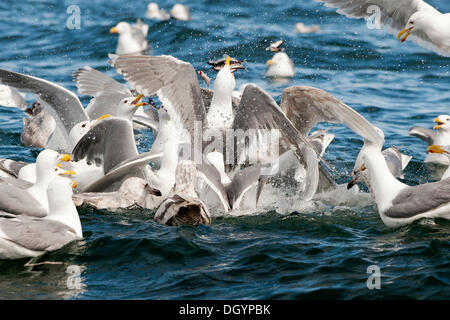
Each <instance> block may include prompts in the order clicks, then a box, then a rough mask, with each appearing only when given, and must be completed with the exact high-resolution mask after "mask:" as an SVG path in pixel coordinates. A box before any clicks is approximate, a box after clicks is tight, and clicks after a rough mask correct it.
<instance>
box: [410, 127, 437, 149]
mask: <svg viewBox="0 0 450 320" xmlns="http://www.w3.org/2000/svg"><path fill="white" fill-rule="evenodd" d="M408 133H409V135H410V136H413V137H417V138H419V139H421V140H423V141H425V142H426V143H428V145H429V146H431V145H432V144H433V141H434V139H435V137H436V131H433V130H431V129H426V128H422V127H417V126H416V127H412V128H411V129H409V130H408Z"/></svg>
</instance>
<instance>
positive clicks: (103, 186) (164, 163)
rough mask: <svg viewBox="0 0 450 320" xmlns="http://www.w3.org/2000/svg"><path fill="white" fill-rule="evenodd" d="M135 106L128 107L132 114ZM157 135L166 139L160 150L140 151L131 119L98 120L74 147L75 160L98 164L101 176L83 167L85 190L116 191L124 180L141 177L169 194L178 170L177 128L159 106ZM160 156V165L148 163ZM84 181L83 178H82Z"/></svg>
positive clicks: (94, 165)
mask: <svg viewBox="0 0 450 320" xmlns="http://www.w3.org/2000/svg"><path fill="white" fill-rule="evenodd" d="M132 113H133V110H132V109H130V110H129V117H130V118H131V117H132ZM159 119H160V125H159V133H158V137H161V139H162V140H163V141H164V143H163V144H162V146H161V152H156V151H155V150H153V147H152V150H151V151H150V152H145V153H142V154H139V153H138V151H137V148H136V144H135V139H134V133H133V128H132V125H131V123H130V121H127V120H125V119H122V118H117V117H108V118H105V119H102V120H101V121H99V123H98V124H96V125H95V126H93V127H92V128H91V129H90V130H89V132H88V133H87V134H86V135H84V136H83V137H82V138H81V139H80V141H79V142H78V143H77V145H76V146H75V148H74V150H73V160H74V161H75V163H76V161H80V160H83V161H86V163H87V165H88V167H94V168H98V169H99V170H100V171H101V175H100V177H98V176H96V177H94V178H91V177H90V174H89V175H88V176H87V177H86V175H84V176H82V175H83V171H81V173H80V174H79V176H80V177H79V180H80V181H82V180H83V179H85V178H87V180H88V182H84V183H83V188H82V191H83V192H111V191H117V190H118V189H119V188H120V186H121V185H122V183H123V182H124V180H126V179H127V178H130V177H139V178H142V179H145V180H146V181H148V183H149V185H150V186H151V188H153V189H154V192H155V194H157V193H160V194H161V195H163V196H165V195H167V194H168V193H169V192H170V190H171V189H172V187H173V185H174V183H175V170H176V166H177V163H178V144H179V135H178V134H177V132H178V131H179V130H178V128H177V127H176V126H175V123H174V122H172V121H170V117H169V115H168V113H167V111H166V110H165V109H164V108H160V109H159ZM159 158H160V159H161V166H160V168H159V169H158V170H153V169H152V168H150V167H149V166H148V165H147V163H149V162H151V161H154V160H156V159H159ZM80 183H81V182H80Z"/></svg>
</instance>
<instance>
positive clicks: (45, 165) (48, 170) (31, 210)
mask: <svg viewBox="0 0 450 320" xmlns="http://www.w3.org/2000/svg"><path fill="white" fill-rule="evenodd" d="M70 159H71V157H70V155H67V154H64V155H61V154H59V153H57V152H55V151H53V150H43V151H41V153H39V155H38V156H37V158H36V166H35V174H36V182H35V183H34V184H30V183H28V182H24V181H22V180H17V179H12V180H10V179H8V180H5V179H3V180H0V189H1V192H0V194H1V196H0V211H3V212H8V213H12V214H25V215H29V216H35V217H43V216H45V215H47V213H48V210H49V205H48V203H49V202H48V198H47V188H48V185H49V183H50V182H51V181H52V180H53V178H54V177H55V176H56V175H57V174H58V168H57V165H58V163H59V162H60V161H65V162H67V161H70ZM67 174H73V171H67Z"/></svg>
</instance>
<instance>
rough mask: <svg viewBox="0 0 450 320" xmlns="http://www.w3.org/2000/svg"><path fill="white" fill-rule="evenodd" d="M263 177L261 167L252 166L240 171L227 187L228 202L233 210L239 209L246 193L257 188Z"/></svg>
mask: <svg viewBox="0 0 450 320" xmlns="http://www.w3.org/2000/svg"><path fill="white" fill-rule="evenodd" d="M260 176H261V166H260V165H252V166H250V167H247V168H244V169H242V170H239V172H237V173H236V174H235V175H234V177H233V180H232V182H231V184H230V185H229V186H228V187H227V195H228V201H229V203H230V207H231V209H233V208H238V207H239V204H240V203H241V201H242V197H243V196H244V195H245V193H246V192H247V191H248V190H250V189H251V188H252V187H253V186H255V185H256V184H257V183H258V181H259V178H260Z"/></svg>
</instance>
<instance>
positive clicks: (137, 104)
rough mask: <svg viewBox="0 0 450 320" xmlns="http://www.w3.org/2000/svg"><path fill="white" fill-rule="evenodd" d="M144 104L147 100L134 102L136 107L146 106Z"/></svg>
mask: <svg viewBox="0 0 450 320" xmlns="http://www.w3.org/2000/svg"><path fill="white" fill-rule="evenodd" d="M146 105H147V102H139V103H136V107H142V106H146Z"/></svg>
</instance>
